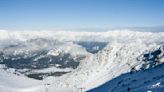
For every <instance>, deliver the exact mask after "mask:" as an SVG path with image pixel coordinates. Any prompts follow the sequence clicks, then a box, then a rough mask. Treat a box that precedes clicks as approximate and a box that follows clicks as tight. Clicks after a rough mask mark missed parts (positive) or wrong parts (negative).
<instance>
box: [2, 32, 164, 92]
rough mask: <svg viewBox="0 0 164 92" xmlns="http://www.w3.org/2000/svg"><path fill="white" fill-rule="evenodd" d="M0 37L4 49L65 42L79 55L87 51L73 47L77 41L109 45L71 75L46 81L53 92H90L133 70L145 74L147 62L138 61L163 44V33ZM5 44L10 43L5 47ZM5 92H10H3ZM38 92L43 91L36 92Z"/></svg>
mask: <svg viewBox="0 0 164 92" xmlns="http://www.w3.org/2000/svg"><path fill="white" fill-rule="evenodd" d="M0 35H3V36H2V37H0V43H2V45H1V48H4V47H5V45H8V44H15V43H22V42H25V41H27V40H30V39H36V38H46V39H53V40H57V41H59V42H66V44H69V46H70V47H68V48H67V49H69V48H75V47H76V48H77V49H70V50H69V51H72V53H74V52H76V51H78V50H79V49H78V47H79V48H80V49H81V51H80V52H85V50H84V48H82V47H80V46H79V45H74V43H73V42H74V41H97V42H99V41H100V42H108V45H107V46H106V47H105V48H103V49H102V50H101V51H99V52H98V53H97V54H91V53H86V52H85V53H86V54H85V55H87V57H86V58H85V59H84V60H82V61H80V65H79V66H78V68H77V69H76V70H74V71H72V72H71V73H68V74H65V75H63V76H61V77H59V78H57V79H52V80H51V78H50V79H48V78H47V79H45V80H44V81H51V82H50V84H51V85H50V86H49V87H48V88H49V89H50V90H51V91H52V92H53V91H55V92H57V90H60V89H61V88H66V89H69V91H70V90H73V92H77V91H79V88H83V91H87V90H90V89H92V88H95V87H98V86H100V85H102V84H104V83H105V82H107V81H109V80H112V79H114V78H116V77H118V76H120V75H122V74H124V73H128V72H130V71H131V70H132V69H133V68H135V69H136V70H142V67H143V64H144V62H143V61H142V60H137V58H138V57H139V56H141V55H143V53H144V52H145V51H146V50H150V51H152V50H154V49H157V48H159V47H160V46H161V45H163V44H164V40H163V39H164V32H160V33H151V32H134V31H129V30H116V31H107V32H64V31H63V32H53V31H42V32H37V31H34V32H32V31H23V32H18V31H12V32H10V31H0ZM68 36H69V37H68ZM12 37H15V38H14V39H13V38H12ZM11 39H12V40H11ZM6 41H8V42H7V43H6ZM70 44H71V45H70ZM64 45H65V44H63V45H62V46H64ZM74 46H75V47H74ZM63 50H64V48H63ZM52 54H53V53H52ZM76 54H77V53H75V55H76ZM55 55H56V53H55ZM0 74H3V73H0ZM0 81H1V79H0ZM43 84H44V83H43ZM1 85H3V84H1ZM56 88H57V89H56ZM58 88H59V89H58ZM69 91H68V92H69ZM4 92H7V91H5V90H4ZM27 92H32V91H27ZM35 92H41V91H39V90H36V91H35ZM65 92H67V91H65Z"/></svg>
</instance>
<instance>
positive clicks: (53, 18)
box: [0, 0, 164, 29]
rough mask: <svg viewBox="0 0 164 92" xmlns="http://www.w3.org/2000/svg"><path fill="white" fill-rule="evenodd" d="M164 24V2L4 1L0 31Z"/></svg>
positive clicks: (0, 13) (163, 0)
mask: <svg viewBox="0 0 164 92" xmlns="http://www.w3.org/2000/svg"><path fill="white" fill-rule="evenodd" d="M163 25H164V0H0V29H77V28H117V27H145V26H146V27H149V26H150V27H151V26H163Z"/></svg>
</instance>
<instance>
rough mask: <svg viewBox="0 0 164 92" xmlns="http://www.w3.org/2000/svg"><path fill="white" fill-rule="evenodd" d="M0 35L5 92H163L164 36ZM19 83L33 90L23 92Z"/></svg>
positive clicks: (124, 33)
mask: <svg viewBox="0 0 164 92" xmlns="http://www.w3.org/2000/svg"><path fill="white" fill-rule="evenodd" d="M0 35H1V36H0V44H1V45H0V66H1V68H0V75H1V76H3V77H0V89H1V90H2V91H3V92H45V91H46V90H48V92H54V91H55V92H58V91H59V92H72V91H73V92H78V91H79V92H80V91H91V92H100V91H98V90H102V89H106V90H104V91H103V92H111V91H114V92H125V91H127V90H128V91H130V90H132V91H145V90H148V91H151V90H155V88H152V89H150V88H151V87H156V85H155V84H156V83H158V86H160V88H161V89H160V90H162V88H163V86H162V85H163V77H162V75H163V74H164V72H162V70H163V66H164V65H163V62H164V51H163V49H164V48H163V46H164V40H163V39H164V32H158V33H151V32H137V31H132V30H114V31H106V32H71V31H67V32H66V31H55V32H54V31H5V30H1V31H0ZM157 71H159V72H158V73H157V74H156V73H155V72H157ZM149 72H152V74H153V75H151V73H149ZM159 76H160V77H159ZM10 77H12V78H10ZM28 77H29V78H28ZM157 77H158V79H154V78H157ZM19 78H20V80H24V82H26V83H27V84H29V83H30V85H22V86H21V87H20V86H19V85H20V84H19V83H17V82H16V81H18V80H19ZM31 78H35V79H40V80H34V79H31ZM145 78H146V79H147V80H146V79H145ZM28 80H30V81H28ZM121 80H122V81H121ZM134 80H135V81H134ZM148 80H149V81H148ZM120 81H121V82H120ZM133 81H134V82H133ZM8 82H11V83H10V84H8ZM145 82H146V83H145ZM26 83H25V84H26ZM104 83H106V84H104ZM103 84H104V85H105V87H106V88H104V85H103ZM112 84H113V86H112V87H111V85H112ZM10 85H14V86H10ZM34 85H38V86H36V87H34ZM101 85H102V86H101ZM122 85H123V86H122ZM135 85H136V86H135ZM153 85H154V86H153ZM108 86H109V87H108ZM96 87H98V88H96ZM94 88H96V89H94ZM158 88H159V87H158ZM13 89H14V90H13ZM91 89H92V90H91ZM101 92H102V91H101Z"/></svg>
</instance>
